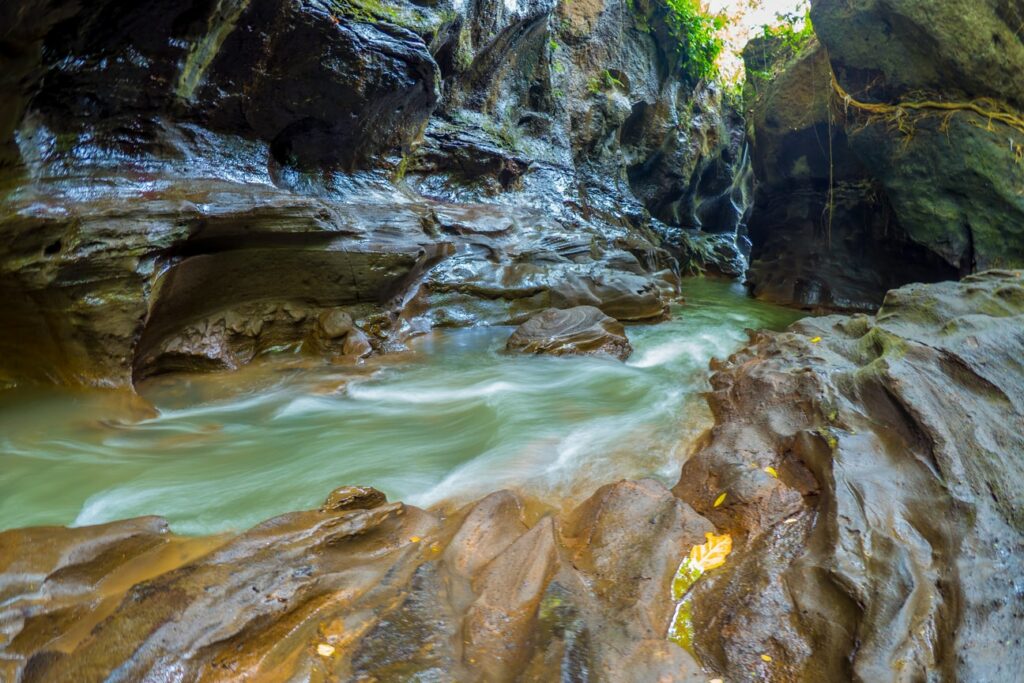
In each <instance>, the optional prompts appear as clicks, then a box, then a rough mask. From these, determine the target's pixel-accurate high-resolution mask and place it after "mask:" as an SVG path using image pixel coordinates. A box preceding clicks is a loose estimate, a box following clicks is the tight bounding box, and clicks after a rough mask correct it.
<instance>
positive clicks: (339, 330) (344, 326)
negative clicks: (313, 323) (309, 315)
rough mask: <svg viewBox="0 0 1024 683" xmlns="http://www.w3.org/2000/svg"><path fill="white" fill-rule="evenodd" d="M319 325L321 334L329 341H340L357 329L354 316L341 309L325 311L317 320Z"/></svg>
mask: <svg viewBox="0 0 1024 683" xmlns="http://www.w3.org/2000/svg"><path fill="white" fill-rule="evenodd" d="M317 324H318V325H319V329H320V332H321V334H322V335H323V336H324V337H325V338H327V339H340V338H341V337H344V336H345V335H346V334H348V333H349V332H351V331H352V329H353V328H354V327H355V323H354V322H352V316H351V315H349V314H348V312H347V311H343V310H340V309H334V310H331V311H324V312H323V313H321V314H320V317H319V318H318V319H317Z"/></svg>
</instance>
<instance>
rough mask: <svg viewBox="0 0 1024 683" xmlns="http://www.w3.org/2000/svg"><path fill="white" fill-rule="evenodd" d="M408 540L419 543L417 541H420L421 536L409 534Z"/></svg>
mask: <svg viewBox="0 0 1024 683" xmlns="http://www.w3.org/2000/svg"><path fill="white" fill-rule="evenodd" d="M409 540H410V541H412V542H413V543H419V542H420V541H422V540H423V539H422V538H420V537H419V536H410V537H409Z"/></svg>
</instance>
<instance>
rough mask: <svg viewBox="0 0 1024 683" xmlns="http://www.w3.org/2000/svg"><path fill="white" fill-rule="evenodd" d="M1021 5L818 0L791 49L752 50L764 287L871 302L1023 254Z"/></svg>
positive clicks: (766, 291) (753, 229) (793, 299)
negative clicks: (802, 38)
mask: <svg viewBox="0 0 1024 683" xmlns="http://www.w3.org/2000/svg"><path fill="white" fill-rule="evenodd" d="M1021 11H1022V10H1021V9H1020V7H1019V6H1017V5H1016V4H1015V3H1007V2H997V1H996V0H991V1H986V2H980V3H973V2H949V3H920V2H914V1H913V0H896V1H893V2H889V1H886V2H880V1H875V0H864V1H863V2H861V1H858V2H852V3H851V2H845V1H840V0H816V1H815V2H813V3H812V11H811V18H812V21H813V25H814V31H815V33H816V34H817V40H815V41H812V43H811V44H810V45H808V46H807V47H806V48H804V49H803V50H802V51H801V52H800V53H799V54H797V55H795V56H792V57H790V56H789V55H788V54H785V53H784V54H783V55H782V59H781V61H776V62H774V63H773V60H772V57H771V55H772V54H773V50H775V51H776V52H775V53H774V54H778V48H779V46H778V45H774V46H773V45H770V44H769V42H770V41H764V40H761V41H758V42H756V43H753V44H752V45H751V46H750V47H749V48H748V49H747V53H746V59H747V62H748V71H750V72H761V73H766V72H774V74H775V75H774V76H773V77H772V78H771V79H770V82H768V83H764V84H761V87H760V88H758V95H757V98H756V101H755V104H754V107H753V115H752V118H751V121H750V124H751V128H752V130H753V136H752V139H753V158H754V171H755V176H756V178H757V190H756V198H755V205H754V208H753V210H752V213H751V217H750V220H749V234H750V238H751V240H752V242H753V250H752V253H751V270H750V273H749V275H748V279H749V281H750V284H751V286H752V288H753V290H754V292H755V293H756V294H757V295H758V296H759V297H762V298H765V299H768V300H772V301H776V302H780V303H795V304H798V305H801V306H806V307H810V308H813V307H819V306H820V307H826V308H833V309H835V308H838V309H851V310H865V311H870V310H874V308H875V307H876V306H877V305H878V304H879V303H880V302H881V300H882V297H883V295H884V294H885V292H886V291H888V290H889V289H890V288H892V287H895V286H898V285H901V284H904V283H907V282H934V281H941V280H946V279H952V278H955V277H962V276H964V275H966V274H969V273H972V272H977V271H980V270H985V269H989V268H1000V267H1019V266H1020V265H1022V264H1024V231H1022V228H1021V226H1022V225H1024V164H1022V162H1021V160H1022V159H1024V119H1022V118H1021V115H1020V110H1021V95H1020V85H1019V81H1020V79H1019V78H1018V75H1019V74H1020V73H1021V71H1022V70H1024V43H1022V41H1021V39H1020V36H1019V31H1018V28H1019V27H1020V24H1021V21H1022V20H1024V17H1022V16H1021ZM766 55H768V57H767V58H766ZM979 55H985V57H984V58H983V59H979ZM833 74H834V77H835V83H836V86H837V87H833ZM1011 83H1012V84H1011ZM847 95H848V96H849V97H850V98H851V99H846V97H847ZM929 101H931V102H937V103H941V104H939V105H938V106H924V107H923V108H922V107H919V106H917V105H916V104H915V103H920V102H929ZM907 103H909V105H910V106H903V108H897V107H898V106H900V105H906V104H907ZM861 104H866V105H868V106H867V107H866V108H865V107H863V106H861ZM878 105H882V107H881V108H879V107H878ZM964 105H970V106H972V107H974V108H975V109H973V110H972V109H967V108H965V106H964ZM950 107H952V108H950ZM958 107H959V108H958ZM988 111H991V112H995V113H997V114H1007V115H1008V116H1009V118H1007V119H1002V121H1001V120H1000V118H999V116H998V115H997V116H994V117H993V116H987V115H985V114H984V113H979V112H988ZM1014 119H1015V120H1016V121H1017V122H1018V124H1012V120H1014ZM1007 121H1010V122H1011V123H1010V124H1009V125H1008V123H1006V122H1007Z"/></svg>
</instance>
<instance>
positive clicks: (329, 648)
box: [316, 643, 334, 657]
mask: <svg viewBox="0 0 1024 683" xmlns="http://www.w3.org/2000/svg"><path fill="white" fill-rule="evenodd" d="M316 653H317V654H318V655H320V656H321V657H330V656H331V655H333V654H334V646H333V645H328V644H327V643H320V644H319V645H317V646H316Z"/></svg>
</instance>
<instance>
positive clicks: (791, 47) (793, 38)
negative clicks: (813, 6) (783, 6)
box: [762, 9, 814, 58]
mask: <svg viewBox="0 0 1024 683" xmlns="http://www.w3.org/2000/svg"><path fill="white" fill-rule="evenodd" d="M775 18H776V20H777V21H778V23H777V24H775V25H774V26H764V27H762V31H763V33H764V37H765V38H768V39H777V40H778V41H779V42H780V45H781V48H780V49H781V52H782V55H783V56H784V57H786V58H789V57H792V56H794V55H797V54H799V53H800V52H801V51H802V50H803V49H804V48H805V47H806V46H807V43H809V42H810V41H811V38H813V37H814V27H813V26H812V25H811V11H810V10H809V9H808V10H805V11H804V13H803V14H798V13H796V12H787V13H784V14H783V13H780V14H776V15H775Z"/></svg>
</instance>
